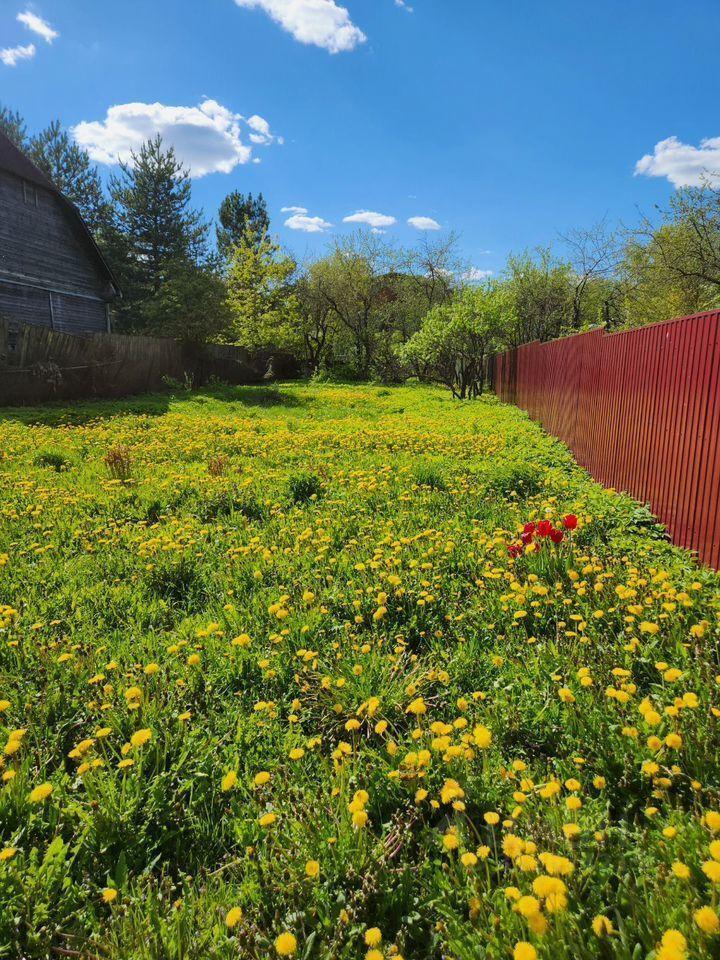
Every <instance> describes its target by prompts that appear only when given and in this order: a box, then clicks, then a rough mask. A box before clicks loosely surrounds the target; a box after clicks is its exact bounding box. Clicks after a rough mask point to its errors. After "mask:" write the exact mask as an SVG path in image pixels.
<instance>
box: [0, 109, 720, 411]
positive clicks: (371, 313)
mask: <svg viewBox="0 0 720 960" xmlns="http://www.w3.org/2000/svg"><path fill="white" fill-rule="evenodd" d="M0 129H2V130H4V132H5V133H7V134H8V135H9V136H10V137H11V138H12V139H13V140H14V141H15V142H16V143H17V144H18V145H19V146H20V147H21V148H22V149H23V150H25V151H26V152H27V153H28V154H29V155H30V157H31V158H32V159H33V160H34V161H35V163H36V164H37V165H38V166H39V167H40V168H41V169H42V170H44V171H45V173H46V174H47V175H48V176H49V177H50V178H51V179H52V180H53V181H54V182H55V183H56V184H57V186H58V187H59V188H60V189H61V190H62V191H63V192H64V193H65V194H66V195H67V196H68V197H69V198H70V199H71V200H72V201H73V202H74V203H75V204H76V205H77V206H78V207H79V208H80V210H81V212H82V213H83V215H84V217H85V219H86V220H87V222H88V224H89V225H90V227H91V229H92V230H93V231H94V233H95V236H96V238H97V241H98V244H99V245H100V247H101V249H102V250H103V252H104V254H105V256H106V257H107V259H108V261H109V263H110V265H111V266H112V268H113V270H114V272H115V273H116V275H117V277H118V280H119V282H120V285H121V287H122V289H123V294H124V297H123V300H122V302H121V304H120V305H119V307H118V308H117V312H116V316H115V318H114V319H115V327H116V329H118V330H121V331H125V332H136V333H146V334H152V335H162V336H171V337H175V338H178V339H182V340H184V341H188V342H195V343H199V342H206V341H220V342H229V343H238V344H241V345H243V346H246V347H248V348H250V349H256V348H263V349H267V350H271V351H272V350H275V349H278V350H283V351H286V352H290V353H292V354H293V355H294V356H295V357H296V358H297V359H298V361H299V362H300V364H301V365H302V367H303V369H304V370H305V372H306V373H307V374H308V375H315V376H317V375H326V376H337V377H342V378H357V379H368V378H371V377H376V378H378V379H382V380H386V381H402V380H404V379H406V378H407V377H409V376H417V377H419V378H421V379H426V380H435V381H438V382H442V383H445V384H446V385H447V386H449V387H450V388H451V389H452V390H453V392H454V393H455V394H456V395H457V396H460V397H467V396H473V395H475V394H477V393H478V392H479V391H480V390H481V389H482V383H483V376H484V373H483V371H484V368H485V360H486V358H487V357H488V356H489V354H491V353H492V352H495V351H497V350H499V349H506V348H508V347H514V346H517V345H519V344H521V343H525V342H528V341H531V340H537V339H539V340H547V339H552V338H554V337H558V336H563V335H566V334H570V333H574V332H577V331H580V330H585V329H588V328H590V327H593V326H596V325H598V324H605V325H606V326H608V327H610V328H616V329H617V328H623V327H632V326H639V325H642V324H647V323H652V322H655V321H658V320H666V319H669V318H670V317H673V316H678V315H682V314H686V313H694V312H697V311H700V310H706V309H712V308H715V307H718V306H720V190H719V189H718V185H717V184H716V183H714V182H712V181H710V180H708V181H707V182H706V183H704V184H703V185H701V186H699V187H692V188H686V189H683V190H680V191H677V192H676V193H675V195H674V196H673V198H672V200H671V202H670V204H669V206H668V208H667V209H665V210H658V211H657V215H656V218H655V220H654V221H652V222H651V221H650V220H649V219H646V218H643V219H642V220H641V222H640V223H639V224H638V225H636V226H635V227H634V228H633V229H628V228H625V227H618V228H611V227H610V226H609V225H608V224H607V223H606V222H602V223H600V224H598V225H596V226H594V227H592V228H591V229H588V230H576V231H573V232H571V233H569V234H568V235H566V236H562V237H559V238H558V242H557V244H556V246H555V249H552V250H551V249H549V248H547V249H538V250H534V251H530V252H524V253H522V254H517V255H511V256H510V257H508V260H507V263H506V265H505V268H504V269H503V271H502V272H501V273H500V274H499V275H498V276H497V277H494V278H490V279H482V280H480V281H479V274H478V273H477V271H475V270H473V269H471V268H470V267H469V266H468V265H467V264H464V263H463V261H462V258H461V257H460V255H459V249H458V247H459V245H458V239H457V237H456V236H455V235H453V234H449V235H443V236H442V237H441V238H440V239H439V240H432V239H429V238H426V239H423V240H421V241H420V242H419V243H418V245H416V246H415V247H413V248H412V249H405V248H401V247H399V246H398V245H396V244H394V243H392V242H391V241H390V240H389V239H388V238H387V237H386V236H384V235H380V234H378V233H373V232H369V231H359V232H357V233H354V234H350V235H345V236H343V237H340V238H336V239H335V240H333V241H332V242H331V243H330V244H329V247H328V249H327V250H326V252H325V254H324V255H323V256H321V257H319V258H318V259H316V260H314V261H312V262H309V263H303V264H300V263H298V262H297V261H296V260H295V259H294V258H293V257H292V256H291V255H290V254H289V253H288V252H287V251H285V250H283V249H282V248H281V246H280V245H279V244H278V243H277V242H276V241H275V240H274V239H273V235H272V231H271V223H270V218H269V215H268V211H267V206H266V203H265V201H264V199H263V197H262V195H260V196H258V197H253V196H252V195H243V194H241V193H237V192H235V193H231V194H230V195H229V196H228V197H227V198H226V199H225V200H224V201H223V203H222V205H221V207H220V210H219V211H218V216H217V222H216V223H215V224H214V225H213V224H210V223H208V222H207V221H206V219H205V218H204V216H203V215H202V214H201V213H200V212H198V211H197V210H195V209H194V208H193V205H192V196H191V180H190V176H189V173H188V171H186V170H185V169H184V168H183V166H182V164H181V163H180V162H179V160H178V158H177V157H176V156H175V153H174V151H173V150H172V149H171V148H167V147H165V145H164V144H163V143H162V141H161V140H160V139H159V138H156V139H154V140H150V141H148V142H147V143H145V144H144V145H143V146H142V147H141V149H140V150H139V151H138V153H137V154H136V155H133V157H132V158H131V160H130V162H129V163H127V164H122V165H120V167H119V170H118V172H117V173H116V174H115V175H114V176H111V177H110V179H109V180H108V182H107V184H106V185H104V184H103V182H102V180H101V178H100V176H99V174H98V171H97V169H96V168H95V167H94V165H93V164H92V162H91V160H90V158H89V157H88V155H87V153H86V152H85V151H84V150H82V149H81V148H80V147H79V146H78V145H77V144H75V143H74V142H73V141H72V139H71V138H70V137H69V135H68V134H67V132H66V131H64V130H63V128H62V126H61V124H60V123H59V122H57V121H54V122H53V123H51V124H50V125H49V126H48V128H47V129H46V130H44V131H41V132H40V133H39V134H36V135H34V136H30V135H28V132H27V129H26V125H25V123H24V121H23V119H22V117H21V116H19V115H18V114H17V113H14V112H12V111H10V110H8V109H7V108H3V107H0Z"/></svg>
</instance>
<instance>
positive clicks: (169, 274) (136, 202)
mask: <svg viewBox="0 0 720 960" xmlns="http://www.w3.org/2000/svg"><path fill="white" fill-rule="evenodd" d="M110 195H111V198H112V200H113V203H114V222H113V228H112V230H111V233H110V236H109V238H108V249H109V251H110V255H111V257H112V260H113V262H114V263H115V264H116V265H117V269H118V275H119V280H120V285H121V287H122V289H123V294H124V298H123V301H122V303H121V305H120V307H119V326H120V327H121V328H124V329H130V330H135V331H138V332H141V331H143V330H146V329H147V328H148V326H150V325H151V324H154V323H156V322H157V319H158V314H159V313H160V314H163V313H164V311H163V310H162V306H160V307H158V304H157V302H156V301H157V298H159V297H162V296H163V288H164V287H165V285H166V284H168V283H171V282H176V283H179V284H181V285H182V284H183V283H187V271H188V265H199V264H200V263H201V262H202V261H203V260H204V257H205V245H206V238H207V225H206V224H205V223H203V220H202V217H201V215H200V213H198V212H197V211H195V210H193V209H192V208H191V205H190V204H191V183H190V176H189V173H188V172H187V170H185V169H184V168H183V166H182V164H181V163H180V161H179V160H178V159H177V157H176V155H175V151H174V150H173V148H172V147H169V148H167V149H166V148H165V147H164V146H163V143H162V140H161V138H160V137H159V136H158V137H156V138H155V139H153V140H148V141H147V142H146V143H144V144H143V145H142V146H141V148H140V150H139V152H138V153H133V154H132V158H131V160H130V162H129V163H126V164H121V165H120V174H119V175H118V176H116V177H113V178H112V180H111V181H110ZM183 278H184V279H183ZM170 296H171V297H172V296H173V293H172V291H171V293H170ZM156 332H157V331H156Z"/></svg>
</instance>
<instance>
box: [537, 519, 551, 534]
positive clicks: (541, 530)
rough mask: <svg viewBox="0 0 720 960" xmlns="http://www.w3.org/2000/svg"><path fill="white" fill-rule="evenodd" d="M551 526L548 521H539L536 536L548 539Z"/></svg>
mask: <svg viewBox="0 0 720 960" xmlns="http://www.w3.org/2000/svg"><path fill="white" fill-rule="evenodd" d="M552 528H553V525H552V524H551V523H550V521H549V520H541V521H540V523H539V524H538V525H537V532H538V535H539V536H541V537H549V536H550V532H551V531H552Z"/></svg>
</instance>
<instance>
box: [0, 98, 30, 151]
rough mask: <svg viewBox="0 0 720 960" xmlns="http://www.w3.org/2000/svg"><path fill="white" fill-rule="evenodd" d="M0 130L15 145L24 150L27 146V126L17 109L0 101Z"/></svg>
mask: <svg viewBox="0 0 720 960" xmlns="http://www.w3.org/2000/svg"><path fill="white" fill-rule="evenodd" d="M0 130H1V131H2V132H3V133H4V134H5V136H6V137H9V138H10V139H11V140H12V142H13V143H14V144H15V146H16V147H19V148H20V149H21V150H25V149H26V147H27V127H26V126H25V121H24V120H23V118H22V116H21V115H20V114H19V113H18V112H17V110H11V109H10V108H9V107H6V106H4V105H3V104H1V103H0Z"/></svg>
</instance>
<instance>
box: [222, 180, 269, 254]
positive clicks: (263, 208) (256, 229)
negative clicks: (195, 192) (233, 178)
mask: <svg viewBox="0 0 720 960" xmlns="http://www.w3.org/2000/svg"><path fill="white" fill-rule="evenodd" d="M218 219H219V220H220V223H219V225H218V226H217V227H216V228H215V232H216V235H217V246H218V253H219V254H220V257H221V258H222V259H223V260H224V261H226V262H227V261H229V260H230V259H231V257H232V253H233V250H234V249H235V247H237V246H238V245H239V244H240V243H242V242H243V240H244V239H245V232H246V230H247V229H248V228H249V229H250V231H251V233H252V236H253V237H254V242H255V243H257V244H259V243H260V242H261V240H262V238H263V237H264V236H265V235H266V234H267V232H268V231H269V229H270V217H269V216H268V212H267V204H266V203H265V198H264V197H263V195H262V193H260V194H258V196H257V197H253V195H252V194H251V193H248V194H247V195H246V194H244V193H240V192H238V191H237V190H235V191H233V193H230V194H228V196H227V197H225V199H224V200H223V202H222V203H221V204H220V211H219V213H218Z"/></svg>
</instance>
